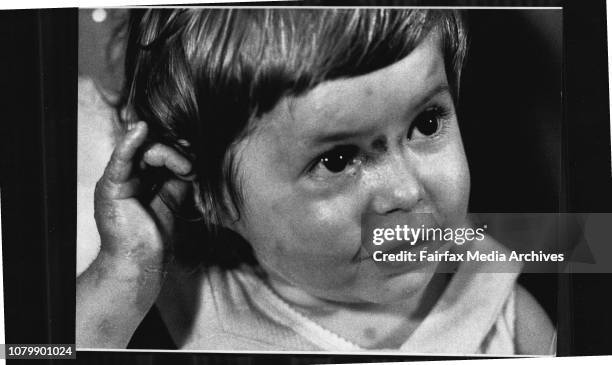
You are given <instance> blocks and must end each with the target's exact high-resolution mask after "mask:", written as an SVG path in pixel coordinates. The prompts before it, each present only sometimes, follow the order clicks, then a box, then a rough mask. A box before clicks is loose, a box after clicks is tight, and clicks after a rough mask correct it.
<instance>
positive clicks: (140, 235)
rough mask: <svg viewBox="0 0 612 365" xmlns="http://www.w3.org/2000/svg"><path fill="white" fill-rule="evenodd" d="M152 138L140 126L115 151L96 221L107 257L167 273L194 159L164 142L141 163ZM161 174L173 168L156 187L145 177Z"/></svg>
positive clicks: (99, 193) (98, 196)
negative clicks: (176, 221) (178, 211)
mask: <svg viewBox="0 0 612 365" xmlns="http://www.w3.org/2000/svg"><path fill="white" fill-rule="evenodd" d="M146 136H147V125H146V124H145V123H143V122H140V123H138V124H136V125H135V126H134V127H133V128H132V129H131V130H130V131H129V132H128V133H127V134H126V135H125V136H124V137H123V139H122V140H121V141H120V142H119V143H118V144H117V146H116V147H115V150H114V151H113V154H112V156H111V158H110V161H109V163H108V165H107V167H106V169H105V171H104V175H103V176H102V178H101V179H100V180H99V181H98V183H97V184H96V191H95V204H94V206H95V219H96V225H97V227H98V232H99V233H100V238H101V247H100V253H101V254H103V255H107V256H109V257H112V258H113V259H117V260H126V261H130V262H132V263H134V264H137V265H139V266H141V267H142V268H143V269H145V270H148V271H152V272H153V271H160V272H161V271H163V269H164V267H163V266H164V263H165V262H167V261H168V257H164V255H168V254H169V251H170V250H169V248H170V247H171V244H172V237H173V231H174V214H173V211H172V209H173V208H174V209H176V208H177V207H178V206H180V204H181V203H182V202H183V200H184V198H185V195H186V193H187V191H188V189H189V181H190V180H192V179H193V175H192V174H191V163H190V161H189V160H188V159H186V158H185V157H183V156H182V155H181V154H179V153H178V152H177V151H175V150H174V149H172V148H170V147H168V146H165V145H162V144H159V143H157V144H154V145H152V146H151V147H149V148H148V149H146V151H144V153H143V154H142V155H141V156H142V160H141V161H138V160H137V157H138V156H139V152H140V150H141V149H142V147H143V144H144V142H145V139H146ZM159 169H167V170H166V171H163V170H162V172H169V173H166V174H162V176H166V177H169V178H168V179H167V180H165V181H161V182H158V183H159V184H161V187H155V185H154V183H155V182H152V181H146V180H145V179H144V178H143V176H146V175H149V177H151V175H152V174H151V173H150V172H151V170H154V171H155V172H160V170H159ZM157 175H160V174H157ZM152 189H154V190H152ZM152 191H153V193H154V194H151V192H152Z"/></svg>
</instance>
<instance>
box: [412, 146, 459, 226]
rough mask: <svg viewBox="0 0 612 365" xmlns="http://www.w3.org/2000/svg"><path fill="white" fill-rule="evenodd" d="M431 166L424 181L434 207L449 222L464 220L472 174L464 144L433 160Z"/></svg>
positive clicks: (450, 148) (450, 147)
mask: <svg viewBox="0 0 612 365" xmlns="http://www.w3.org/2000/svg"><path fill="white" fill-rule="evenodd" d="M427 166H428V168H427V169H425V173H424V174H423V176H422V178H423V181H424V185H425V190H426V191H427V194H428V196H429V198H430V200H431V202H432V204H433V205H434V206H435V207H436V210H437V211H438V212H439V213H440V214H441V215H442V216H443V217H444V219H445V221H446V222H447V223H451V222H459V221H461V220H462V219H463V218H464V216H465V214H466V213H467V207H468V200H469V192H470V173H469V169H468V164H467V160H466V157H465V153H464V152H463V146H462V144H461V143H460V141H459V142H458V143H455V144H453V145H450V146H448V148H446V149H445V150H444V151H441V153H439V154H437V155H436V156H435V157H432V159H431V160H430V161H429V162H427Z"/></svg>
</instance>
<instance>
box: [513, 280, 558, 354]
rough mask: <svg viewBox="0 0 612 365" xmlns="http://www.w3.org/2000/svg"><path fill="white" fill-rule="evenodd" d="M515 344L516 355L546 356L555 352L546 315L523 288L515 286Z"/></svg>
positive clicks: (549, 323) (550, 327)
mask: <svg viewBox="0 0 612 365" xmlns="http://www.w3.org/2000/svg"><path fill="white" fill-rule="evenodd" d="M515 293H516V296H515V301H516V302H515V303H516V304H515V311H516V320H515V331H516V332H515V333H516V336H515V343H516V349H517V353H519V354H529V355H548V354H551V353H552V352H554V351H555V348H554V340H555V329H554V327H553V325H552V322H551V321H550V319H549V318H548V315H547V314H546V312H545V311H544V309H543V308H542V307H541V306H540V304H539V303H538V302H537V301H536V299H535V298H534V297H533V296H532V295H531V294H529V292H528V291H527V290H525V288H523V287H522V286H520V285H516V292H515Z"/></svg>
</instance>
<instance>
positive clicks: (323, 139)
mask: <svg viewBox="0 0 612 365" xmlns="http://www.w3.org/2000/svg"><path fill="white" fill-rule="evenodd" d="M447 92H448V93H450V87H449V86H448V83H446V82H444V83H440V84H439V85H437V86H436V87H435V88H433V89H431V91H429V92H428V93H427V94H426V95H425V96H423V97H422V98H421V99H420V100H419V101H418V102H417V103H416V104H415V105H414V106H411V107H410V110H408V111H406V113H405V114H409V113H410V111H411V110H413V109H420V108H422V107H423V105H426V104H427V103H429V102H430V101H431V100H432V99H434V98H436V97H437V96H439V95H441V94H444V93H447ZM373 128H375V127H374V126H372V127H371V128H364V129H362V130H340V131H335V132H330V133H320V134H316V135H314V136H313V137H312V138H309V139H310V142H309V144H310V145H312V146H316V145H324V144H331V143H337V142H340V141H345V140H349V139H355V138H358V137H362V136H365V135H368V134H370V133H371V129H373Z"/></svg>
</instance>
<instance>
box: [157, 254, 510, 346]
mask: <svg viewBox="0 0 612 365" xmlns="http://www.w3.org/2000/svg"><path fill="white" fill-rule="evenodd" d="M487 265H491V263H479V264H478V267H473V266H472V267H471V268H470V269H462V268H461V267H460V268H459V270H458V271H457V272H456V273H455V274H454V276H453V278H452V279H451V281H450V282H449V284H448V286H447V288H446V289H445V291H444V292H443V294H442V295H441V297H440V299H439V300H438V302H437V303H436V304H435V306H434V307H433V308H432V310H431V311H430V312H429V315H428V316H427V317H426V318H425V319H424V320H423V322H422V323H421V324H419V326H418V327H417V328H416V329H415V331H414V332H413V333H412V334H411V335H410V337H409V338H408V340H407V341H406V342H405V343H404V344H403V345H402V346H401V347H400V348H399V349H381V350H380V351H387V350H391V351H400V352H402V353H410V354H446V355H467V354H488V355H501V356H503V355H513V354H515V346H514V343H515V342H514V338H515V329H514V322H515V291H516V285H517V284H516V278H517V276H518V271H519V270H516V271H515V272H512V273H508V271H510V270H508V269H506V270H504V271H506V272H504V273H499V272H497V273H492V272H485V271H487V270H489V271H492V268H491V267H488V268H487V267H485V266H487ZM515 267H516V268H517V269H518V266H516V265H515ZM498 271H499V270H498ZM194 293H197V294H194ZM195 302H198V303H199V307H198V305H195V306H194V305H193V304H194V303H195ZM157 305H158V307H159V309H160V313H161V315H162V318H163V319H164V322H165V323H166V325H167V327H168V329H169V332H170V334H171V336H172V337H173V339H174V341H175V343H176V345H177V346H178V347H179V348H182V349H192V350H216V351H239V350H243V351H292V352H295V351H332V352H363V351H369V352H371V351H372V350H368V349H364V348H361V347H359V346H358V345H356V344H354V343H352V342H350V341H349V340H347V339H344V338H342V337H340V336H339V335H337V334H335V333H332V332H331V331H329V330H327V329H326V328H324V327H322V326H321V325H319V324H318V323H316V322H315V321H313V320H311V319H309V318H307V317H305V316H304V315H303V314H301V313H299V312H298V311H296V310H294V309H293V308H292V307H291V306H290V305H289V304H288V303H287V302H285V301H284V300H283V299H281V298H280V297H279V296H278V295H277V294H276V293H275V292H274V291H272V289H270V288H269V286H268V285H267V284H266V283H265V282H264V281H263V280H262V279H261V278H260V277H259V276H258V275H257V274H256V273H255V272H254V271H253V270H252V269H250V268H248V267H246V266H245V267H241V268H240V269H235V270H220V269H218V268H208V269H206V270H205V271H200V272H196V273H192V274H186V273H180V274H178V275H177V274H171V275H170V276H169V277H168V282H167V285H166V287H165V288H164V290H163V293H162V295H161V296H160V298H159V300H158V303H157ZM185 305H187V306H185ZM189 306H191V308H192V309H186V308H189ZM195 307H198V308H195ZM185 324H187V327H185V326H184V325H185ZM185 328H189V330H188V331H185ZM185 332H189V333H187V334H186V333H185ZM377 351H378V350H377Z"/></svg>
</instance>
